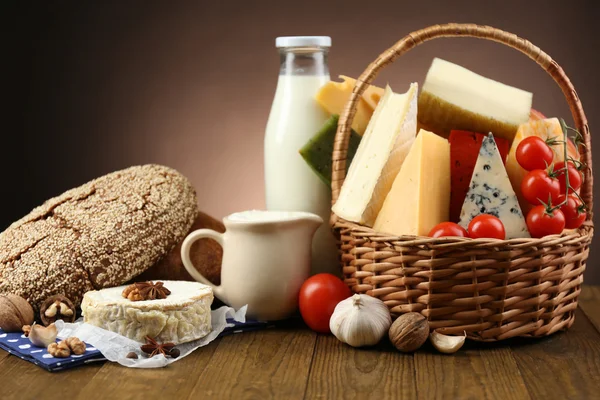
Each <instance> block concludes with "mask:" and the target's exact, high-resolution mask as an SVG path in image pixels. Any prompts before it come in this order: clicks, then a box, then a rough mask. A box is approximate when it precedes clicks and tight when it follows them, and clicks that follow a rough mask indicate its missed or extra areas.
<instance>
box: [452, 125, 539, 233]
mask: <svg viewBox="0 0 600 400" xmlns="http://www.w3.org/2000/svg"><path fill="white" fill-rule="evenodd" d="M480 214H491V215H493V216H495V217H498V218H499V219H500V221H502V223H503V224H504V230H505V231H506V239H515V238H528V237H531V236H530V235H529V231H528V230H527V224H526V223H525V218H524V217H523V213H522V211H521V207H520V206H519V201H518V200H517V195H516V194H515V192H514V190H513V188H512V186H511V184H510V179H508V175H507V173H506V169H505V168H504V163H503V162H502V157H501V156H500V152H499V151H498V147H497V146H496V142H495V141H494V136H493V135H492V134H491V133H490V134H488V136H487V137H486V138H485V139H483V143H481V148H480V149H479V156H478V157H477V163H476V164H475V168H474V169H473V177H472V178H471V183H470V185H469V191H468V192H467V196H466V197H465V202H464V203H463V207H462V210H461V212H460V222H459V225H460V226H462V227H463V228H465V229H467V228H468V226H469V223H470V222H471V220H472V219H473V218H475V217H476V216H478V215H480Z"/></svg>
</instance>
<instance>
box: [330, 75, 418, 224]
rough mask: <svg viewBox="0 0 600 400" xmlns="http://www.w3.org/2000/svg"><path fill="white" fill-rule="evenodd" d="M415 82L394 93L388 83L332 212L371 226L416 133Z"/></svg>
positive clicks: (416, 86) (416, 87)
mask: <svg viewBox="0 0 600 400" xmlns="http://www.w3.org/2000/svg"><path fill="white" fill-rule="evenodd" d="M417 92H418V85H417V84H416V83H413V84H411V85H410V88H409V90H408V92H406V93H404V94H396V93H393V92H392V89H391V88H390V87H389V86H387V87H386V89H385V94H384V95H383V97H382V98H381V100H380V101H379V104H378V105H377V108H376V109H375V112H374V113H373V117H372V118H371V120H370V121H369V125H368V126H367V130H366V132H365V134H364V136H363V138H362V140H361V142H360V145H359V146H358V149H357V151H356V155H355V156H354V159H353V161H352V164H351V165H350V168H349V170H348V176H347V177H346V180H345V181H344V184H343V185H342V189H341V191H340V195H339V197H338V200H337V202H336V203H335V204H334V206H333V208H332V209H333V212H334V213H336V214H337V215H338V216H340V217H342V218H344V219H346V220H348V221H354V222H359V223H361V224H364V225H367V226H373V224H374V223H375V218H376V217H377V214H378V213H379V210H380V209H381V206H382V205H383V202H384V200H385V196H387V194H388V192H389V191H390V189H391V187H392V183H393V182H394V178H395V177H396V175H397V174H398V171H400V168H401V167H402V163H403V162H404V159H405V158H406V155H407V154H408V151H409V150H410V148H411V146H412V144H413V142H414V140H415V135H416V133H417Z"/></svg>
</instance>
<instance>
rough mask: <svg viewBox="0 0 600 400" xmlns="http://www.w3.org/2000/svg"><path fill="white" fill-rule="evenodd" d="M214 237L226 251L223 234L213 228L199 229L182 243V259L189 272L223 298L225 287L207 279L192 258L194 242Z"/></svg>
mask: <svg viewBox="0 0 600 400" xmlns="http://www.w3.org/2000/svg"><path fill="white" fill-rule="evenodd" d="M204 238H208V239H213V240H215V241H216V242H217V243H219V245H220V246H221V247H222V248H223V252H225V240H224V238H223V234H222V233H219V232H217V231H213V230H212V229H198V230H195V231H193V232H192V233H190V234H189V235H188V236H187V237H186V238H185V240H184V241H183V244H182V245H181V261H183V266H184V267H185V269H186V270H187V272H188V273H189V274H190V275H191V276H192V278H194V279H195V280H197V281H198V282H200V283H203V284H205V285H208V286H210V287H211V288H212V289H213V292H214V294H215V295H216V296H217V297H219V298H220V299H221V300H223V298H222V295H223V289H222V287H221V285H219V286H217V285H215V284H213V283H212V282H211V281H209V280H208V279H206V278H205V277H204V276H203V275H202V274H201V273H200V272H198V270H197V269H196V268H195V267H194V264H193V263H192V259H191V258H190V251H191V249H192V245H193V244H194V242H196V241H197V240H200V239H204Z"/></svg>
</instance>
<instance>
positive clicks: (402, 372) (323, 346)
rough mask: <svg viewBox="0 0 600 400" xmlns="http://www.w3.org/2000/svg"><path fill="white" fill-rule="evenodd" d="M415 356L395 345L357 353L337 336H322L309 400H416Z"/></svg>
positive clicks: (319, 339) (312, 374) (315, 360)
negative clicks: (397, 349)
mask: <svg viewBox="0 0 600 400" xmlns="http://www.w3.org/2000/svg"><path fill="white" fill-rule="evenodd" d="M415 396H416V390H415V384H414V365H413V357H412V355H406V354H400V353H399V352H397V351H396V350H395V349H393V348H392V347H391V345H382V346H377V347H375V348H370V349H355V348H353V347H350V346H348V345H346V344H344V343H342V342H340V341H339V340H337V339H336V338H335V337H334V336H323V335H320V336H319V337H318V340H317V346H316V349H315V355H314V357H313V365H312V368H311V372H310V376H309V380H308V387H307V391H306V398H307V399H386V398H398V399H400V398H406V399H410V398H415Z"/></svg>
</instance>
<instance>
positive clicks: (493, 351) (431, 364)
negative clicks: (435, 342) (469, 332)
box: [414, 341, 531, 400]
mask: <svg viewBox="0 0 600 400" xmlns="http://www.w3.org/2000/svg"><path fill="white" fill-rule="evenodd" d="M414 357H415V370H416V375H415V379H416V385H417V392H418V394H419V396H418V397H419V398H422V399H502V400H504V399H515V400H519V399H530V398H531V397H530V395H529V393H528V391H527V387H526V386H525V382H524V380H523V377H522V376H521V374H520V372H519V369H518V367H517V364H516V361H515V359H514V358H513V355H512V352H511V350H510V348H508V346H506V345H505V344H502V343H497V344H490V343H478V342H470V341H467V343H465V345H464V346H463V348H462V349H461V350H460V351H459V352H457V353H455V354H440V353H438V352H437V351H436V350H435V349H434V348H433V347H432V346H431V344H429V343H427V344H426V345H425V346H424V347H423V348H422V349H420V350H419V351H418V352H417V353H415V356H414Z"/></svg>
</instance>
